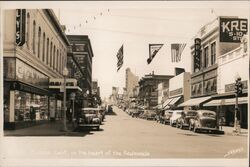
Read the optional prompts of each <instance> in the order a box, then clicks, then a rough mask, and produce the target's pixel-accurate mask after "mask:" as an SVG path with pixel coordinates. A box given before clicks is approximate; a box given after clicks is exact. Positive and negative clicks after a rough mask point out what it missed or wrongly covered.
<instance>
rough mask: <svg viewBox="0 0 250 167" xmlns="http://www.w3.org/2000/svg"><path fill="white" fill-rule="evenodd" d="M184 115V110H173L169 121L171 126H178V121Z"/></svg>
mask: <svg viewBox="0 0 250 167" xmlns="http://www.w3.org/2000/svg"><path fill="white" fill-rule="evenodd" d="M182 113H183V110H173V114H172V116H171V118H170V120H169V124H170V126H175V125H176V122H177V119H179V118H180V117H181V115H182Z"/></svg>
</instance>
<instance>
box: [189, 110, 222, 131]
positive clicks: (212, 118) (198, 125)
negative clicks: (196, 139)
mask: <svg viewBox="0 0 250 167" xmlns="http://www.w3.org/2000/svg"><path fill="white" fill-rule="evenodd" d="M189 130H193V131H194V132H198V131H208V132H217V131H218V129H217V121H216V113H215V112H214V111H210V110H197V115H196V116H195V117H194V118H193V119H190V126H189Z"/></svg>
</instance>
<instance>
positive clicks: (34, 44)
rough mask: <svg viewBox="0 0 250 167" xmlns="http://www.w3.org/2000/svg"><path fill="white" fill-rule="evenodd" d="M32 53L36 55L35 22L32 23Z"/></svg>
mask: <svg viewBox="0 0 250 167" xmlns="http://www.w3.org/2000/svg"><path fill="white" fill-rule="evenodd" d="M32 49H33V53H34V54H36V21H35V20H34V21H33V43H32Z"/></svg>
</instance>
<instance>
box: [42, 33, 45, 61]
mask: <svg viewBox="0 0 250 167" xmlns="http://www.w3.org/2000/svg"><path fill="white" fill-rule="evenodd" d="M42 60H43V62H44V61H45V32H44V33H43V57H42Z"/></svg>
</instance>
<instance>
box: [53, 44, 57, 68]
mask: <svg viewBox="0 0 250 167" xmlns="http://www.w3.org/2000/svg"><path fill="white" fill-rule="evenodd" d="M55 59H56V46H55V45H54V50H53V69H55Z"/></svg>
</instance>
